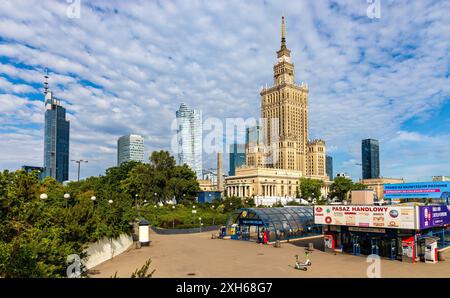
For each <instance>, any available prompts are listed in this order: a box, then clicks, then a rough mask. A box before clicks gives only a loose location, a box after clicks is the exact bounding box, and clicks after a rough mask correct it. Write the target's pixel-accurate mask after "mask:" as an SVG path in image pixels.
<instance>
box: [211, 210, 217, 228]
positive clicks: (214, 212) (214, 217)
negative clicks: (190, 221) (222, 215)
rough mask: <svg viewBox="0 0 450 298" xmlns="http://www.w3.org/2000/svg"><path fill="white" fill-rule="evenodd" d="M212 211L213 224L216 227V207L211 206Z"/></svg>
mask: <svg viewBox="0 0 450 298" xmlns="http://www.w3.org/2000/svg"><path fill="white" fill-rule="evenodd" d="M211 209H212V210H213V222H212V224H213V225H214V222H215V220H216V211H215V210H214V205H212V206H211Z"/></svg>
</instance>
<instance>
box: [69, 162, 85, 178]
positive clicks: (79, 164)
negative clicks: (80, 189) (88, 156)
mask: <svg viewBox="0 0 450 298" xmlns="http://www.w3.org/2000/svg"><path fill="white" fill-rule="evenodd" d="M71 161H73V162H75V163H77V164H78V181H80V166H81V163H82V162H84V163H87V162H88V161H87V160H83V159H77V160H75V159H72V160H71Z"/></svg>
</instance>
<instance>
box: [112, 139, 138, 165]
mask: <svg viewBox="0 0 450 298" xmlns="http://www.w3.org/2000/svg"><path fill="white" fill-rule="evenodd" d="M127 161H138V162H144V138H143V137H142V136H140V135H134V134H130V135H126V136H122V137H120V138H119V139H118V140H117V165H118V166H120V165H121V164H122V163H124V162H127Z"/></svg>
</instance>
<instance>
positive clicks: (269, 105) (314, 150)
mask: <svg viewBox="0 0 450 298" xmlns="http://www.w3.org/2000/svg"><path fill="white" fill-rule="evenodd" d="M273 78H274V84H273V86H272V87H265V88H263V89H262V90H261V92H260V95H261V118H262V119H264V121H265V123H264V125H263V139H264V145H265V146H266V147H267V148H268V150H269V158H268V162H267V167H273V168H277V169H285V170H295V171H301V172H302V173H303V175H308V176H316V177H325V175H326V173H325V142H324V141H322V140H313V141H312V142H309V139H308V94H309V89H308V86H307V85H306V84H304V83H301V84H297V83H296V82H295V77H294V64H293V62H292V59H291V51H290V50H289V49H288V48H287V46H286V34H285V24H284V17H283V18H282V22H281V47H280V50H278V51H277V62H276V64H275V65H274V67H273ZM308 155H310V156H308Z"/></svg>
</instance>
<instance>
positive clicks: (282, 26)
mask: <svg viewBox="0 0 450 298" xmlns="http://www.w3.org/2000/svg"><path fill="white" fill-rule="evenodd" d="M281 47H282V48H283V47H286V32H285V29H284V16H282V17H281Z"/></svg>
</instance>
